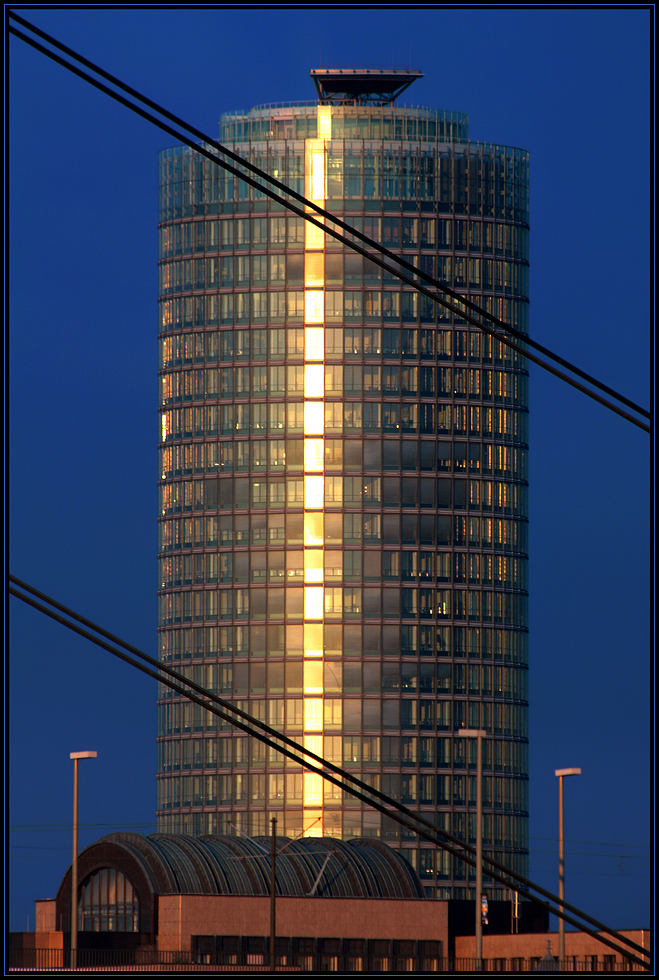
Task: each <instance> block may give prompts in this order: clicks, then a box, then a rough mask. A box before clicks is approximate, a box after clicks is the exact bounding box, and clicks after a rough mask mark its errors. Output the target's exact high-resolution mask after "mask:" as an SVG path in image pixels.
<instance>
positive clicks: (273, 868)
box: [270, 817, 283, 973]
mask: <svg viewBox="0 0 659 980" xmlns="http://www.w3.org/2000/svg"><path fill="white" fill-rule="evenodd" d="M270 825H271V827H272V851H271V865H270V972H271V973H274V972H275V940H276V937H277V818H276V817H271V819H270ZM282 850H283V848H282Z"/></svg>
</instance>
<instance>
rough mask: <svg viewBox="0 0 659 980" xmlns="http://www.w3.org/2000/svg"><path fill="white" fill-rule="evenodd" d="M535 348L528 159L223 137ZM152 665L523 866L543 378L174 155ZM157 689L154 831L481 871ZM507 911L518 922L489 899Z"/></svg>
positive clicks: (495, 151) (397, 145) (393, 122)
mask: <svg viewBox="0 0 659 980" xmlns="http://www.w3.org/2000/svg"><path fill="white" fill-rule="evenodd" d="M229 135H230V137H231V139H232V140H233V144H232V145H233V148H234V149H235V150H236V151H237V152H239V153H241V154H242V155H245V156H247V157H248V158H249V159H250V160H251V161H252V162H253V163H255V164H257V165H258V166H260V167H262V168H263V169H264V170H267V171H268V172H269V173H272V174H273V175H274V176H276V177H277V178H278V179H283V180H285V181H286V183H287V184H289V185H290V186H291V187H293V188H294V189H295V190H297V191H300V192H301V193H304V194H305V196H306V197H308V198H310V199H313V200H314V201H317V202H318V203H320V204H321V205H323V206H325V207H326V208H327V209H328V210H330V211H332V212H333V213H336V214H337V215H338V216H340V217H342V218H344V219H345V220H346V221H347V222H349V223H350V224H351V225H353V226H354V227H356V228H357V229H359V230H360V231H363V232H364V233H365V234H367V235H369V236H370V237H372V238H374V239H376V240H377V241H380V242H382V243H383V244H384V245H386V246H387V247H388V248H389V249H391V250H392V251H394V252H397V253H399V254H401V255H402V256H404V257H405V259H406V260H407V261H409V262H412V263H413V264H414V265H416V266H417V267H418V268H419V269H421V270H423V271H426V272H428V273H430V274H432V275H435V276H437V277H438V278H440V279H441V280H442V281H444V282H446V283H447V284H448V285H451V286H452V287H453V288H454V289H456V290H458V291H459V292H460V293H463V294H464V295H465V296H469V297H470V298H472V299H473V300H474V301H475V302H477V303H478V304H479V305H482V306H483V307H485V308H487V309H488V310H489V311H491V312H492V313H494V314H495V315H496V316H498V317H500V318H501V319H503V320H504V321H506V322H508V323H511V324H513V325H514V326H516V327H517V328H518V329H520V330H522V331H525V332H526V331H527V329H528V155H527V154H526V152H525V151H522V150H518V149H513V148H509V147H502V146H494V145H489V144H481V143H474V142H469V140H468V138H467V122H466V117H465V116H464V115H463V114H458V113H441V112H435V111H431V110H417V109H415V110H411V109H409V110H405V109H400V108H386V107H385V108H382V107H372V106H366V107H362V108H352V107H346V108H343V107H342V108H335V107H327V106H317V105H315V104H314V105H304V104H303V105H298V106H277V107H267V106H266V107H262V108H260V109H257V110H253V111H252V112H251V113H246V114H242V115H241V114H233V115H231V116H225V117H222V120H221V138H223V139H226V138H227V137H228V136H229ZM159 344H160V372H159V383H160V388H159V405H160V423H159V424H160V447H159V481H160V482H159V558H158V563H159V579H158V586H159V637H160V657H161V659H162V660H163V661H164V662H167V663H170V664H172V665H173V666H175V667H176V668H177V669H178V670H180V671H181V672H183V673H185V674H187V675H188V676H189V677H191V678H192V679H194V680H195V681H197V682H198V683H201V684H203V685H204V686H206V687H208V688H210V689H211V690H214V691H216V692H217V693H219V694H221V695H223V696H225V697H229V698H231V699H233V700H234V701H235V703H237V704H238V705H239V706H241V707H243V708H244V709H245V710H248V711H249V712H250V713H251V714H253V715H255V716H256V717H258V718H261V719H263V720H264V721H267V722H268V723H269V724H270V725H272V726H273V727H274V728H277V729H278V730H281V731H284V732H285V733H286V734H287V735H289V736H291V737H293V738H295V739H296V740H298V741H300V742H301V743H303V744H305V745H306V746H308V747H309V748H312V749H313V750H314V751H315V752H317V753H318V754H319V755H322V756H324V757H325V758H327V759H329V760H331V761H332V762H335V763H339V764H341V765H344V766H346V767H347V768H349V769H350V770H351V771H354V772H355V773H357V774H360V775H361V778H362V779H364V780H365V781H366V782H368V783H370V784H371V785H373V786H374V787H377V788H378V789H381V790H382V791H383V792H385V793H388V794H390V795H391V796H394V797H396V798H397V799H400V800H401V801H402V802H403V803H405V804H406V805H408V806H410V807H412V808H413V809H418V810H419V811H420V812H423V813H424V814H425V815H426V816H427V817H428V816H429V817H430V818H431V819H434V820H436V821H437V823H438V825H439V826H441V827H443V828H444V829H446V830H448V831H450V832H451V833H453V834H455V835H456V836H459V837H462V838H463V839H467V840H469V841H471V842H472V843H473V842H474V841H475V822H476V814H475V797H476V786H475V771H476V758H475V754H474V753H475V746H474V745H473V743H472V741H471V740H467V739H465V738H463V737H461V736H460V729H461V728H465V727H469V728H474V727H482V728H485V729H486V730H487V732H488V734H489V736H490V737H489V738H488V739H487V740H486V742H485V748H484V753H485V755H484V773H485V776H484V796H483V798H484V814H485V815H484V835H485V843H484V846H485V848H486V850H487V852H488V853H491V854H496V855H497V857H498V858H499V859H500V860H502V861H503V862H504V863H506V864H507V865H508V866H510V867H512V868H514V869H516V870H518V871H521V872H525V871H526V870H527V855H528V841H527V818H528V776H527V773H528V753H527V734H528V733H527V660H528V658H527V552H528V544H527V542H528V534H527V528H528V522H527V515H528V502H527V477H528V472H527V467H528V464H527V452H528V410H527V405H528V384H527V382H528V372H527V364H526V360H525V358H524V357H522V356H520V355H518V354H516V353H515V352H513V351H510V350H509V349H507V348H506V347H504V346H503V345H502V344H501V343H500V342H498V341H497V340H495V339H492V338H491V337H490V336H488V335H486V334H484V333H481V332H480V331H478V330H475V329H472V328H471V327H470V326H469V325H468V324H467V323H466V322H465V321H464V320H462V319H461V317H460V316H459V315H456V314H452V313H449V312H447V311H446V310H445V309H444V308H443V307H441V306H439V305H437V304H435V303H433V302H432V301H430V300H428V299H427V298H426V297H424V296H421V295H419V294H418V293H416V292H415V291H414V290H413V289H412V288H411V287H408V286H407V285H404V284H401V282H400V280H397V279H396V278H395V277H394V276H392V275H389V274H387V273H384V274H383V272H382V270H380V269H379V268H378V267H377V266H375V265H374V264H373V263H371V262H369V261H368V259H366V260H365V259H363V258H362V257H361V256H359V255H357V254H356V253H354V252H352V251H351V250H350V249H348V248H345V247H343V246H342V245H340V244H338V243H336V241H335V240H334V239H333V238H332V237H331V236H330V235H329V234H326V233H324V232H322V231H320V230H318V229H316V228H315V227H314V226H313V225H310V224H308V223H306V222H305V221H304V220H303V219H301V218H297V217H295V216H292V215H290V214H289V213H287V212H286V211H285V210H284V209H283V208H282V207H281V206H277V205H274V204H272V203H271V202H269V201H268V200H267V199H266V198H265V196H263V195H261V194H260V193H259V192H255V191H253V190H250V189H249V188H248V187H246V185H244V184H242V183H241V182H240V181H238V180H236V179H234V178H233V177H232V176H230V175H226V174H225V173H223V172H222V171H221V170H220V169H217V168H215V167H214V166H213V165H212V164H211V163H210V162H209V161H206V160H203V159H202V158H200V157H197V156H196V155H195V154H194V152H193V151H192V150H189V149H187V148H185V147H184V148H175V149H170V150H166V151H164V152H163V153H162V154H161V157H160V340H159ZM171 695H172V692H171V691H168V690H167V689H166V688H164V687H161V689H160V691H159V701H158V826H159V829H160V830H161V831H164V832H172V833H190V834H195V835H199V834H209V833H233V832H236V831H238V830H239V831H241V832H243V833H246V834H253V835H256V834H263V833H265V832H267V829H268V827H269V824H268V819H269V817H270V816H273V815H274V816H276V817H277V819H278V824H277V827H278V832H279V833H282V834H286V835H288V836H296V835H298V834H300V833H302V832H305V833H307V834H312V835H323V834H324V835H337V836H343V837H354V836H366V837H368V836H374V837H381V838H382V839H383V840H384V841H386V842H387V843H389V844H390V845H391V846H392V847H396V848H400V849H401V850H402V851H403V853H404V854H405V856H406V857H407V858H408V859H409V860H410V862H411V863H412V864H413V865H414V867H415V868H416V869H417V871H418V872H419V874H420V876H421V877H422V879H423V881H424V883H425V886H426V889H427V893H428V895H429V896H432V897H438V898H448V897H455V898H466V897H468V896H469V895H470V894H473V880H470V879H469V878H468V876H467V869H466V868H465V867H464V865H463V864H462V862H460V861H457V860H454V859H452V858H451V857H450V856H449V855H447V854H446V853H444V852H442V851H439V850H436V849H434V848H432V847H426V846H425V845H423V844H420V842H419V841H418V839H417V838H416V837H414V836H413V835H409V836H407V832H406V831H401V829H400V828H399V827H398V826H397V825H396V824H394V823H393V822H390V821H388V820H387V819H386V818H385V819H383V818H381V815H380V814H379V813H377V812H375V811H373V810H370V809H369V808H367V807H363V806H362V805H361V804H359V803H358V802H356V801H354V800H353V799H352V798H351V797H349V796H347V795H346V796H342V794H341V791H340V790H339V789H337V788H336V787H333V786H330V785H323V783H322V781H321V780H320V778H319V777H316V776H314V775H311V774H307V773H304V772H303V771H302V770H301V769H300V768H299V767H296V766H295V765H292V764H290V763H284V760H283V759H282V758H281V757H280V756H279V755H278V754H277V753H274V752H271V751H269V750H266V749H265V747H264V746H262V745H261V744H260V743H256V742H254V743H252V742H250V741H249V740H248V738H247V737H245V736H243V735H242V734H240V733H237V732H236V733H234V732H232V731H231V729H230V727H229V726H225V725H223V723H222V722H220V721H219V720H218V719H216V718H214V717H213V716H211V715H210V714H209V713H207V712H205V711H202V710H201V709H200V708H198V707H197V706H195V705H192V704H190V703H188V702H186V701H185V700H182V699H180V698H177V697H172V696H171ZM491 895H492V897H502V896H500V895H499V894H498V892H497V890H495V889H492V891H491Z"/></svg>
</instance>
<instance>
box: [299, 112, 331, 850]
mask: <svg viewBox="0 0 659 980" xmlns="http://www.w3.org/2000/svg"><path fill="white" fill-rule="evenodd" d="M331 128H332V116H331V108H330V107H329V106H319V107H318V136H319V138H318V139H309V140H306V141H305V193H306V196H307V197H308V198H310V199H311V200H313V201H315V202H317V203H318V204H320V205H323V204H324V203H325V197H326V193H325V188H326V173H325V140H326V139H330V138H331V135H332V132H331ZM324 249H325V234H324V232H323V231H321V229H320V228H316V227H315V226H314V225H311V224H309V223H308V222H306V223H305V235H304V688H303V689H304V745H305V748H308V749H310V750H311V751H312V752H315V753H316V754H317V755H320V756H322V755H323V710H324V706H323V694H324V690H323V615H324V604H325V600H324V506H325V477H324V466H325V439H324V435H325V401H324V396H325V364H324V361H325V327H324V323H325V251H324ZM303 801H304V802H303V806H304V811H303V828H304V833H305V834H308V835H310V836H322V834H323V820H322V814H323V810H322V806H323V780H322V778H321V777H320V776H317V775H316V774H315V773H311V772H305V773H304V777H303Z"/></svg>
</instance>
